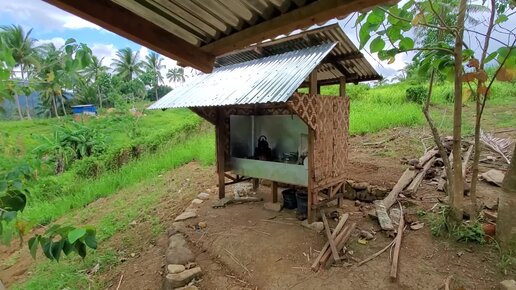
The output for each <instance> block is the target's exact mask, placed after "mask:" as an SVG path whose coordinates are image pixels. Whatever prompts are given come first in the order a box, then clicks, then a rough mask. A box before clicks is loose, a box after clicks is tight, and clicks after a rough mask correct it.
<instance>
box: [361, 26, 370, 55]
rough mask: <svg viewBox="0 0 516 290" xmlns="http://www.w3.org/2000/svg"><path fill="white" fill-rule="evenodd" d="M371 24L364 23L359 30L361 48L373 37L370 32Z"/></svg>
mask: <svg viewBox="0 0 516 290" xmlns="http://www.w3.org/2000/svg"><path fill="white" fill-rule="evenodd" d="M370 28H371V27H370V26H369V23H364V25H362V27H360V30H359V31H358V37H359V39H360V49H362V48H364V46H365V45H366V43H367V42H368V41H369V39H371V33H370Z"/></svg>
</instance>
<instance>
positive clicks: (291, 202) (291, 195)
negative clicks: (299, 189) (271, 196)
mask: <svg viewBox="0 0 516 290" xmlns="http://www.w3.org/2000/svg"><path fill="white" fill-rule="evenodd" d="M281 194H283V208H286V209H295V208H297V199H296V190H295V189H293V188H288V189H285V190H283V191H282V192H281Z"/></svg>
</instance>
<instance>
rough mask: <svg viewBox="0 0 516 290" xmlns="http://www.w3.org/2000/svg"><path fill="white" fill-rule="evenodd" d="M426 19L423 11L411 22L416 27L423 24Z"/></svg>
mask: <svg viewBox="0 0 516 290" xmlns="http://www.w3.org/2000/svg"><path fill="white" fill-rule="evenodd" d="M423 19H425V14H424V13H423V11H421V12H419V13H418V14H416V16H414V18H413V19H412V21H411V22H410V23H411V24H412V25H413V26H416V25H418V24H419V23H422V20H423Z"/></svg>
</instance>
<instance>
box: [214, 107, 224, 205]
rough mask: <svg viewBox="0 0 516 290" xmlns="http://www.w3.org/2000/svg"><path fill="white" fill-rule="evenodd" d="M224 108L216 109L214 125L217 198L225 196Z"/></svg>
mask: <svg viewBox="0 0 516 290" xmlns="http://www.w3.org/2000/svg"><path fill="white" fill-rule="evenodd" d="M224 118H225V116H224V110H222V109H218V110H217V124H216V125H215V139H216V142H217V144H216V148H217V174H218V180H219V199H222V198H224V197H225V196H226V184H225V174H224V173H225V169H224V165H225V160H224V159H225V156H224V155H225V154H224V151H225V150H224V140H225V137H226V130H225V128H224Z"/></svg>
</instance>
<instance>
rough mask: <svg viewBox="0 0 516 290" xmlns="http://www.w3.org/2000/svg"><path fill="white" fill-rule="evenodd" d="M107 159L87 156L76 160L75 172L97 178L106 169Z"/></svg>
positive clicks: (81, 175) (82, 175) (85, 176)
mask: <svg viewBox="0 0 516 290" xmlns="http://www.w3.org/2000/svg"><path fill="white" fill-rule="evenodd" d="M105 163H106V162H105V160H104V159H102V158H100V157H94V156H90V157H86V158H84V159H82V160H79V161H77V162H75V164H74V168H75V173H76V174H77V175H78V176H80V177H84V178H96V177H99V176H100V175H101V174H102V173H104V172H105V171H106V165H105Z"/></svg>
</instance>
